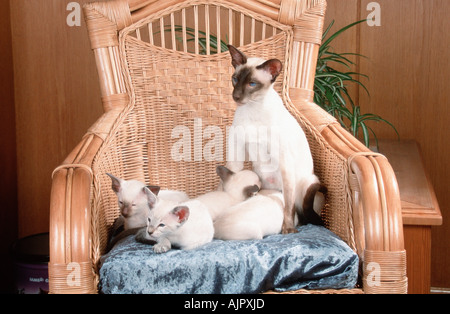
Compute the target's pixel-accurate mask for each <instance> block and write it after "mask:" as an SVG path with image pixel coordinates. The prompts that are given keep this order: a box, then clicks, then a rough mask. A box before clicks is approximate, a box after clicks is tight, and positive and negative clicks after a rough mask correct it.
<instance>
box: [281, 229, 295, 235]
mask: <svg viewBox="0 0 450 314" xmlns="http://www.w3.org/2000/svg"><path fill="white" fill-rule="evenodd" d="M281 233H282V234H289V233H298V230H297V229H295V228H285V227H283V228H282V229H281Z"/></svg>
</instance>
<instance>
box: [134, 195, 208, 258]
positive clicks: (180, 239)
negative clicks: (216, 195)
mask: <svg viewBox="0 0 450 314" xmlns="http://www.w3.org/2000/svg"><path fill="white" fill-rule="evenodd" d="M148 192H150V191H148ZM150 193H151V192H150ZM149 195H150V194H149ZM151 201H152V200H151V199H150V198H149V202H151ZM170 203H171V202H165V203H164V205H163V206H158V207H156V208H154V209H152V210H151V211H150V212H149V215H148V218H147V228H145V229H141V230H140V231H139V232H138V233H137V235H136V240H137V241H139V242H142V243H151V244H153V243H152V242H153V241H156V244H155V245H154V246H153V251H154V252H155V253H165V252H167V251H169V250H170V249H171V248H172V247H178V248H180V249H182V250H192V249H195V248H197V247H199V246H201V245H203V244H206V243H208V242H211V241H212V239H213V236H214V227H213V222H212V219H211V216H210V215H209V212H208V209H207V208H206V206H205V205H204V204H203V203H202V202H200V201H198V200H190V201H187V202H184V203H182V204H180V205H175V207H173V206H172V205H171V204H170ZM172 204H173V203H172Z"/></svg>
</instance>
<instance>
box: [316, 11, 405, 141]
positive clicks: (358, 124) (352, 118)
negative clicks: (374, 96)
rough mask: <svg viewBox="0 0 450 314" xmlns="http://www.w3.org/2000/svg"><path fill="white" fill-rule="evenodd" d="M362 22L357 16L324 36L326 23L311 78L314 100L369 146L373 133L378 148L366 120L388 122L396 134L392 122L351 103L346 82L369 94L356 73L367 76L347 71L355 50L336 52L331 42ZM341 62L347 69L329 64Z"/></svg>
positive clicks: (362, 75) (329, 28)
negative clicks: (340, 69) (313, 76)
mask: <svg viewBox="0 0 450 314" xmlns="http://www.w3.org/2000/svg"><path fill="white" fill-rule="evenodd" d="M363 22H366V20H361V21H358V22H355V23H352V24H350V25H347V26H345V27H343V28H342V29H340V30H338V31H337V32H336V33H334V34H332V35H331V36H330V37H328V38H327V36H328V33H329V32H330V30H331V28H332V27H333V25H334V21H332V22H331V23H330V25H329V26H328V28H327V29H326V30H325V32H324V33H323V37H322V45H321V47H320V49H319V56H318V60H317V68H316V77H315V82H314V102H315V103H316V104H317V105H319V106H320V107H322V108H323V109H324V110H326V111H327V112H328V113H329V114H331V115H333V116H334V117H335V118H336V119H337V120H338V121H339V122H340V123H341V125H342V127H344V128H345V129H346V130H348V131H349V132H350V133H352V134H353V135H354V136H355V137H356V138H359V139H362V141H363V142H364V144H365V145H366V146H367V147H369V145H370V133H371V134H372V135H373V137H374V139H375V142H376V147H377V149H378V139H377V136H376V134H375V132H374V131H373V129H372V128H371V127H370V126H369V125H368V122H371V121H372V122H383V123H386V124H387V125H389V126H391V127H392V128H393V129H394V131H395V132H396V133H397V136H399V134H398V132H397V129H396V128H395V126H394V125H393V124H392V123H390V122H389V121H387V120H385V119H383V118H382V117H380V116H378V115H376V114H373V113H362V112H361V107H360V106H359V105H358V104H355V103H354V101H353V100H352V98H351V96H350V94H349V91H348V89H347V86H348V84H357V85H359V86H361V87H362V88H363V89H364V90H365V91H366V93H367V94H368V95H369V96H370V94H369V91H368V90H367V88H366V86H365V85H364V84H363V83H362V82H361V81H360V80H359V78H360V77H362V78H366V79H368V76H367V75H364V74H361V73H357V72H351V66H352V65H354V62H352V61H351V60H350V59H349V57H351V56H359V57H364V56H362V55H359V54H356V53H338V52H334V51H333V49H332V47H331V43H332V42H333V40H335V39H336V38H337V37H338V36H339V35H340V34H342V33H343V32H344V31H346V30H348V29H349V28H351V27H353V26H355V25H358V24H360V23H363ZM333 63H334V64H341V65H343V66H344V67H345V68H347V69H348V70H349V71H348V72H343V71H339V70H336V69H335V68H333V67H332V66H331V65H330V64H333Z"/></svg>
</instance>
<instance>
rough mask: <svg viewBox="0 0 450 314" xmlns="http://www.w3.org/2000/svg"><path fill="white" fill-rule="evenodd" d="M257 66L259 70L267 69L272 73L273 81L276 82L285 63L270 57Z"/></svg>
mask: <svg viewBox="0 0 450 314" xmlns="http://www.w3.org/2000/svg"><path fill="white" fill-rule="evenodd" d="M256 68H257V69H258V70H264V71H267V72H268V73H269V74H270V75H272V83H274V82H275V80H276V79H277V77H278V75H280V73H281V71H282V70H283V64H282V63H281V61H280V60H278V59H270V60H268V61H266V62H264V63H263V64H261V65H258V66H257V67H256Z"/></svg>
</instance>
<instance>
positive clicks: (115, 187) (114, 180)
mask: <svg viewBox="0 0 450 314" xmlns="http://www.w3.org/2000/svg"><path fill="white" fill-rule="evenodd" d="M107 175H108V176H109V177H110V178H111V183H112V185H111V187H112V189H113V191H114V192H116V193H119V191H120V186H121V184H122V181H123V180H122V179H120V178H117V177H115V176H113V175H112V174H110V173H107Z"/></svg>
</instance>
